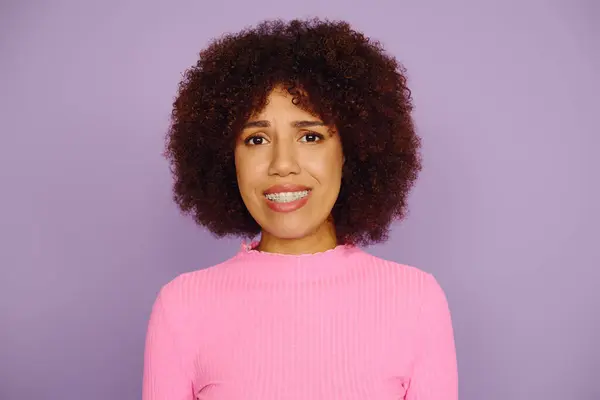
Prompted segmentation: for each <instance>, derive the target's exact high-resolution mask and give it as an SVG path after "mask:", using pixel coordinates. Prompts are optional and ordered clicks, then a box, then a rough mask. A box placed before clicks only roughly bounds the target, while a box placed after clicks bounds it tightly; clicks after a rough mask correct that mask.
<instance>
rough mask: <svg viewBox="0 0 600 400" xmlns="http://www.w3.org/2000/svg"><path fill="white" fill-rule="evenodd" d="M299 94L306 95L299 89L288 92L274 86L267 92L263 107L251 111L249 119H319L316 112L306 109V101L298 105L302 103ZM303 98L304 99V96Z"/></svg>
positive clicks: (283, 88)
mask: <svg viewBox="0 0 600 400" xmlns="http://www.w3.org/2000/svg"><path fill="white" fill-rule="evenodd" d="M300 96H306V93H304V92H302V91H300V90H291V93H290V91H288V90H287V89H286V88H285V87H282V86H278V87H275V88H274V89H273V90H272V91H271V92H270V93H268V94H267V96H266V99H265V103H264V107H263V108H262V109H261V110H258V111H255V112H254V113H252V115H251V117H250V118H249V120H256V119H273V118H277V119H295V120H298V119H305V120H315V119H316V120H320V117H319V116H318V115H317V114H315V113H313V112H311V111H310V110H308V109H307V107H306V106H308V104H307V103H306V102H305V103H304V107H303V106H301V105H300V104H301V103H302V101H300V99H299V97H300ZM303 100H306V98H304V99H303ZM308 107H310V106H308Z"/></svg>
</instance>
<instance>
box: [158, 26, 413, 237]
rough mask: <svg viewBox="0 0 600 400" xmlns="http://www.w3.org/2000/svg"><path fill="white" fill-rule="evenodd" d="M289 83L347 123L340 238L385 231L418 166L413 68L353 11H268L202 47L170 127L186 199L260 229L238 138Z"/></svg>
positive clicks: (169, 152) (183, 204) (335, 121)
mask: <svg viewBox="0 0 600 400" xmlns="http://www.w3.org/2000/svg"><path fill="white" fill-rule="evenodd" d="M281 85H283V86H284V87H286V88H287V89H288V91H289V92H290V94H292V95H293V96H294V103H295V104H297V105H298V106H299V107H301V108H303V109H305V110H306V111H309V112H310V113H312V114H313V115H315V116H318V117H320V118H321V119H322V120H323V121H324V122H325V123H326V124H329V125H331V126H335V127H336V129H337V131H338V132H339V133H340V137H341V141H342V148H343V152H344V156H345V158H346V162H345V164H344V169H343V172H342V185H341V189H340V194H339V196H338V199H337V201H336V203H335V205H334V207H333V210H332V213H331V214H332V217H333V221H334V224H335V228H336V235H337V239H338V242H339V243H343V244H354V245H369V244H374V243H379V242H383V241H385V240H387V238H388V234H389V228H390V224H391V222H392V221H393V220H398V219H402V218H403V217H404V216H405V212H406V203H407V196H408V193H409V191H410V189H411V188H412V186H413V184H414V182H415V180H416V179H417V176H418V173H419V171H420V169H421V161H420V154H419V150H420V139H419V137H418V136H417V134H416V133H415V128H414V123H413V120H412V117H411V112H412V109H413V105H412V99H411V92H410V90H409V88H408V87H407V78H406V75H405V68H404V67H403V66H402V65H401V64H400V63H399V62H398V61H397V60H396V59H395V58H394V57H392V56H391V55H389V54H387V53H386V52H385V50H384V49H383V47H382V45H381V44H380V43H379V42H377V41H374V40H371V39H369V38H367V37H365V36H364V34H362V33H360V32H357V31H356V30H353V29H352V28H351V27H350V25H349V24H348V23H347V22H344V21H329V20H319V19H310V20H292V21H289V22H283V21H281V20H270V21H264V22H262V23H260V24H259V25H257V26H256V27H254V28H247V29H244V30H242V31H241V32H239V33H235V34H228V35H224V36H222V37H220V38H218V39H215V40H213V41H212V42H211V43H210V44H209V46H208V47H207V48H206V49H204V50H203V51H201V52H200V54H199V60H198V62H197V63H196V65H195V66H193V67H191V68H190V69H188V70H187V71H186V72H185V73H184V75H183V79H182V81H181V82H180V84H179V88H178V93H177V96H176V98H175V100H174V103H173V111H172V115H171V125H170V129H169V132H168V134H167V147H166V153H165V154H166V156H167V159H168V160H169V161H170V164H171V171H172V173H173V175H174V179H175V182H174V187H173V193H174V200H175V202H176V203H177V205H178V206H179V208H180V209H181V210H182V212H183V213H185V214H189V215H192V216H193V217H194V220H195V221H196V222H197V223H198V224H200V225H202V226H204V227H206V228H207V229H208V230H209V231H211V232H212V233H213V234H214V235H215V236H217V237H223V236H230V235H231V236H241V237H249V238H251V237H254V236H256V235H257V234H258V233H259V232H260V230H261V228H260V226H259V225H258V224H257V223H256V221H255V220H254V219H253V218H252V216H251V215H250V213H249V212H248V210H247V209H246V207H245V205H244V203H243V201H242V197H241V195H240V193H239V189H238V186H237V178H236V170H235V163H234V144H235V140H236V138H237V136H238V135H239V133H240V131H241V129H242V125H243V124H244V123H245V121H247V119H248V118H249V117H250V116H251V115H252V114H253V113H254V112H259V111H261V110H262V109H263V108H264V106H265V104H266V99H267V97H268V95H269V93H270V92H271V91H272V90H273V89H274V88H276V87H278V86H281Z"/></svg>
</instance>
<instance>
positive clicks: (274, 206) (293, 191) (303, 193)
mask: <svg viewBox="0 0 600 400" xmlns="http://www.w3.org/2000/svg"><path fill="white" fill-rule="evenodd" d="M311 192H312V189H311V188H309V187H306V186H301V185H292V184H285V185H275V186H272V187H270V188H269V189H267V190H266V191H265V192H264V193H263V194H264V196H265V200H266V202H267V206H269V208H270V209H271V210H273V211H276V212H283V213H287V212H292V211H296V210H298V209H300V208H302V207H304V206H305V205H306V203H307V202H308V198H309V196H310V194H311Z"/></svg>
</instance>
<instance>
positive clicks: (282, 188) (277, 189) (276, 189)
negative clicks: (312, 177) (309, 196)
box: [264, 183, 310, 194]
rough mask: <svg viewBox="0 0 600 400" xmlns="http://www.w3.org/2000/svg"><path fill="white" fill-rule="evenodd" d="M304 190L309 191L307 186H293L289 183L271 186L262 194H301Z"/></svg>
mask: <svg viewBox="0 0 600 400" xmlns="http://www.w3.org/2000/svg"><path fill="white" fill-rule="evenodd" d="M304 190H310V188H309V187H308V186H304V185H295V184H291V183H286V184H281V185H275V186H271V187H270V188H268V189H267V190H265V191H264V194H273V193H289V192H302V191H304Z"/></svg>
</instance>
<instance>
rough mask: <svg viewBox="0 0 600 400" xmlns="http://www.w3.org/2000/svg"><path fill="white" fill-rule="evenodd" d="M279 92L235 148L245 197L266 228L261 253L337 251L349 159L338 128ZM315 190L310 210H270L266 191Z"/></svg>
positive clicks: (274, 94)
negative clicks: (286, 187)
mask: <svg viewBox="0 0 600 400" xmlns="http://www.w3.org/2000/svg"><path fill="white" fill-rule="evenodd" d="M292 99H293V97H292V96H291V95H290V94H289V93H287V91H285V90H283V89H281V88H276V89H275V90H273V92H271V94H270V95H269V97H268V99H267V105H266V106H265V108H264V109H263V110H261V111H260V112H258V113H255V115H253V116H252V117H251V118H250V119H249V120H248V121H247V123H246V125H245V127H244V129H243V130H242V132H241V134H240V135H239V137H238V140H237V142H236V146H235V165H236V171H237V181H238V187H239V190H240V194H241V196H242V199H243V201H244V204H245V205H246V208H247V209H248V211H249V212H250V214H251V215H252V217H253V218H254V219H255V220H256V222H257V223H258V224H259V225H260V227H261V228H262V234H261V240H260V244H259V246H258V250H260V251H265V252H271V253H280V254H307V253H316V252H321V251H326V250H329V249H332V248H334V247H335V246H336V245H337V240H336V234H335V227H334V223H333V219H332V218H331V210H332V208H333V206H334V204H335V201H336V200H337V197H338V194H339V191H340V186H341V181H342V167H343V164H344V155H343V151H342V144H341V141H340V138H339V135H338V133H337V132H336V130H335V127H331V126H326V125H325V124H323V122H322V121H321V120H320V119H319V118H317V117H315V116H313V115H312V114H310V113H308V112H307V111H304V110H302V109H301V108H299V107H297V106H296V105H294V104H293V103H292ZM288 183H291V184H299V185H305V186H308V187H309V188H311V189H312V190H311V194H310V197H309V200H308V202H307V203H306V205H305V206H304V207H302V208H300V209H298V210H295V211H292V212H289V213H280V212H276V211H273V210H271V209H270V208H269V207H268V206H267V202H266V199H265V197H264V191H265V190H267V189H268V188H270V187H271V186H273V185H276V184H288Z"/></svg>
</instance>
